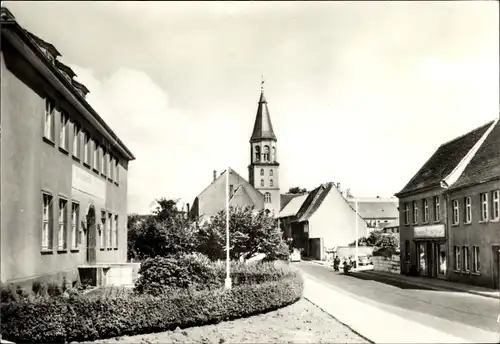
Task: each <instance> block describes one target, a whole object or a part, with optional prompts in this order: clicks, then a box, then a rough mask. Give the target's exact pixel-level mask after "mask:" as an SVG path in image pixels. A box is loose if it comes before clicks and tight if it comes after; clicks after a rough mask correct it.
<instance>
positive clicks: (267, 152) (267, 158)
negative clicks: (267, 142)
mask: <svg viewBox="0 0 500 344" xmlns="http://www.w3.org/2000/svg"><path fill="white" fill-rule="evenodd" d="M262 160H264V161H269V146H264V154H262Z"/></svg>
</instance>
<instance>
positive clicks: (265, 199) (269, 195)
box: [264, 192, 271, 203]
mask: <svg viewBox="0 0 500 344" xmlns="http://www.w3.org/2000/svg"><path fill="white" fill-rule="evenodd" d="M264 202H265V203H271V194H270V193H269V192H266V193H265V194H264Z"/></svg>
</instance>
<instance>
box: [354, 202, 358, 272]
mask: <svg viewBox="0 0 500 344" xmlns="http://www.w3.org/2000/svg"><path fill="white" fill-rule="evenodd" d="M354 261H355V262H356V268H357V267H358V200H356V246H355V249H354Z"/></svg>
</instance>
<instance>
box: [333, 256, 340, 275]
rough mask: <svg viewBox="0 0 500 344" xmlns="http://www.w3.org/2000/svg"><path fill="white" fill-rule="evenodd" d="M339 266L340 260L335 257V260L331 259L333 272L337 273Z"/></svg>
mask: <svg viewBox="0 0 500 344" xmlns="http://www.w3.org/2000/svg"><path fill="white" fill-rule="evenodd" d="M339 265H340V258H339V256H337V255H335V258H334V259H333V270H334V271H339Z"/></svg>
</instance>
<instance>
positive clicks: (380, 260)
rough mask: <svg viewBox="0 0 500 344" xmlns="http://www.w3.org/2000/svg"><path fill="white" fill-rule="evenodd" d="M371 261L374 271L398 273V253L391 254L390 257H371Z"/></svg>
mask: <svg viewBox="0 0 500 344" xmlns="http://www.w3.org/2000/svg"><path fill="white" fill-rule="evenodd" d="M371 261H372V263H373V270H374V271H383V272H391V273H394V274H399V273H400V264H399V261H400V258H399V255H393V256H392V257H391V258H387V257H372V258H371Z"/></svg>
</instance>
